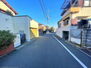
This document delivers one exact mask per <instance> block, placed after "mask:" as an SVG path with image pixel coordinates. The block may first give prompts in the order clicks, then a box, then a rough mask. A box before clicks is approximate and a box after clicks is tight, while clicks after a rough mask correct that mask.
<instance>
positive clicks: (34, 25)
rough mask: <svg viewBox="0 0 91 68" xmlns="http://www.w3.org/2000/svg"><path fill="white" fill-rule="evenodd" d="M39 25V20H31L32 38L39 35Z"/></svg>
mask: <svg viewBox="0 0 91 68" xmlns="http://www.w3.org/2000/svg"><path fill="white" fill-rule="evenodd" d="M38 29H39V26H38V22H36V21H35V20H31V22H30V32H31V34H30V36H31V38H34V37H39V30H38Z"/></svg>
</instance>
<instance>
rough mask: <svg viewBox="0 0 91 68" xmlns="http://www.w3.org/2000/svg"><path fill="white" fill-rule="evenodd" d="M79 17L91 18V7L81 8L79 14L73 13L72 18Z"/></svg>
mask: <svg viewBox="0 0 91 68" xmlns="http://www.w3.org/2000/svg"><path fill="white" fill-rule="evenodd" d="M79 16H88V17H89V16H91V7H83V8H80V11H79V13H74V14H73V18H75V17H79Z"/></svg>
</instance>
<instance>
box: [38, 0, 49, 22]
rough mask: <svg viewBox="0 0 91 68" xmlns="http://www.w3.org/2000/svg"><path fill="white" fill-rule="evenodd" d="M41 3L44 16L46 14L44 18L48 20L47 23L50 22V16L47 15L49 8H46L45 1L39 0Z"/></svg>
mask: <svg viewBox="0 0 91 68" xmlns="http://www.w3.org/2000/svg"><path fill="white" fill-rule="evenodd" d="M39 3H40V6H41V9H42V11H43V14H44V17H45V18H46V20H47V22H48V20H49V16H48V13H47V8H46V6H45V3H44V1H43V0H39Z"/></svg>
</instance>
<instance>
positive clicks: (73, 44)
mask: <svg viewBox="0 0 91 68" xmlns="http://www.w3.org/2000/svg"><path fill="white" fill-rule="evenodd" d="M55 37H56V38H58V39H59V38H60V39H61V37H59V36H58V35H55ZM60 39H59V40H60ZM62 40H63V39H62ZM65 43H68V44H70V45H72V46H74V47H76V48H77V49H78V50H79V51H81V52H82V53H84V54H86V55H87V56H89V57H91V54H88V53H87V52H85V51H83V50H82V48H81V47H80V46H78V45H77V44H75V43H72V42H69V41H65ZM86 50H87V51H88V52H91V51H89V50H88V49H86Z"/></svg>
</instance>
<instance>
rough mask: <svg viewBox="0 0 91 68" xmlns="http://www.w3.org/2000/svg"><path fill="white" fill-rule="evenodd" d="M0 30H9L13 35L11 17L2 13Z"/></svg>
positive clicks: (0, 15) (0, 14)
mask: <svg viewBox="0 0 91 68" xmlns="http://www.w3.org/2000/svg"><path fill="white" fill-rule="evenodd" d="M0 30H9V31H10V32H12V33H14V29H13V22H12V17H11V16H9V15H6V14H3V13H0Z"/></svg>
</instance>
